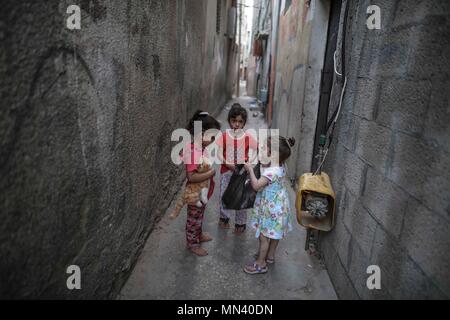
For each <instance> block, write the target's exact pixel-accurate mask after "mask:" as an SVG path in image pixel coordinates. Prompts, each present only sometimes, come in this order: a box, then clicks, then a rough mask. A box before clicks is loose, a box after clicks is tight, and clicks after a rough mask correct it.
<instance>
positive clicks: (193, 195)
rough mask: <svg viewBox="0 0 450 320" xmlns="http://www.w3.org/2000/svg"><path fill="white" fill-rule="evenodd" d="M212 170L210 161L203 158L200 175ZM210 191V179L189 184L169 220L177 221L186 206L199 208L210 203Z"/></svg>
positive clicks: (198, 170)
mask: <svg viewBox="0 0 450 320" xmlns="http://www.w3.org/2000/svg"><path fill="white" fill-rule="evenodd" d="M210 169H211V164H210V161H209V160H208V159H207V158H205V157H202V159H201V164H200V165H199V166H198V168H197V172H198V173H204V172H207V171H209V170H210ZM208 190H209V179H207V180H205V181H202V182H197V183H192V182H189V181H188V182H187V183H186V186H185V188H184V190H183V194H182V195H181V196H180V198H178V200H177V203H176V205H175V209H174V210H173V211H172V213H171V214H170V215H169V218H171V219H175V218H176V217H178V216H179V215H180V212H181V209H182V208H183V207H184V205H185V204H188V205H195V206H197V207H199V208H201V207H202V206H204V205H205V204H206V203H207V202H208Z"/></svg>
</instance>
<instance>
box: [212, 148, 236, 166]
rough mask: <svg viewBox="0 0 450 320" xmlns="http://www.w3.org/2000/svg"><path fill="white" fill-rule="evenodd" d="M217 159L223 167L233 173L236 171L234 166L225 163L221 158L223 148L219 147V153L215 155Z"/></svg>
mask: <svg viewBox="0 0 450 320" xmlns="http://www.w3.org/2000/svg"><path fill="white" fill-rule="evenodd" d="M217 157H218V158H219V160H220V161H221V162H222V163H223V164H224V165H225V167H227V168H228V169H230V170H231V171H234V170H235V169H236V166H235V165H234V164H232V163H226V162H225V159H224V158H223V148H222V147H221V146H219V152H218V154H217Z"/></svg>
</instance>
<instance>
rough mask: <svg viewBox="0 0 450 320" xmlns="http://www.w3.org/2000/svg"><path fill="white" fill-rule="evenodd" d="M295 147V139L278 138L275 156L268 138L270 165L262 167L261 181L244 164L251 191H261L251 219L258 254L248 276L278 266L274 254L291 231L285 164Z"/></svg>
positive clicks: (246, 267)
mask: <svg viewBox="0 0 450 320" xmlns="http://www.w3.org/2000/svg"><path fill="white" fill-rule="evenodd" d="M294 144H295V139H294V138H289V139H286V138H284V137H279V141H274V143H272V147H273V148H274V150H276V151H273V152H272V151H271V150H270V138H269V139H268V141H267V149H268V156H269V157H270V159H271V162H270V163H269V164H268V165H265V166H264V165H262V167H261V178H259V179H257V178H256V176H255V174H254V172H253V167H252V165H251V164H245V168H246V170H247V171H248V172H249V174H250V180H251V183H252V187H253V188H254V189H255V190H256V191H258V193H257V195H256V200H255V205H254V208H253V212H252V215H251V226H252V227H253V229H254V230H255V231H256V237H257V238H258V239H259V251H258V254H257V259H256V261H255V262H253V263H252V264H249V265H246V266H245V268H244V271H245V272H247V273H249V274H258V273H266V272H267V264H268V263H269V264H271V263H274V262H275V260H274V259H275V251H276V249H277V246H278V242H279V240H280V239H283V238H284V237H285V235H286V234H287V233H288V232H289V231H291V230H292V226H291V223H290V204H289V196H288V191H287V189H286V187H285V179H286V178H285V176H286V170H285V167H284V163H285V162H286V160H287V159H288V158H289V156H290V155H291V148H292V147H293V146H294ZM273 159H275V161H274V160H273Z"/></svg>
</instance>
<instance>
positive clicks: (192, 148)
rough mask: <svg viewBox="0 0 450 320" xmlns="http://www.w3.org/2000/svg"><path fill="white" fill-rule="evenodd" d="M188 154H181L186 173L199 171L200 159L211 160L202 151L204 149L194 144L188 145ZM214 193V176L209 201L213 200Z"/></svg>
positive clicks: (205, 152) (210, 185) (210, 183)
mask: <svg viewBox="0 0 450 320" xmlns="http://www.w3.org/2000/svg"><path fill="white" fill-rule="evenodd" d="M185 150H186V153H184V154H183V152H182V154H181V157H182V159H183V162H184V164H185V166H186V172H195V171H197V168H198V166H199V165H200V163H199V162H200V158H201V157H206V158H209V154H208V152H207V151H206V150H202V148H200V147H198V146H196V145H194V144H193V143H189V144H188V145H186V148H185ZM213 193H214V176H213V177H211V179H210V182H209V190H208V199H209V198H211V196H212V194H213Z"/></svg>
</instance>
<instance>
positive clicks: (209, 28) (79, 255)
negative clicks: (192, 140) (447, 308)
mask: <svg viewBox="0 0 450 320" xmlns="http://www.w3.org/2000/svg"><path fill="white" fill-rule="evenodd" d="M71 4H78V5H80V6H81V9H82V20H81V30H76V31H69V30H68V29H67V28H66V19H67V17H68V16H69V15H68V14H66V10H67V7H68V6H69V5H71ZM216 4H217V2H216V1H210V0H202V1H186V0H185V1H183V0H179V1H175V0H171V1H138V0H134V1H112V2H111V1H102V0H82V1H62V0H61V1H19V2H18V1H3V2H2V10H1V12H0V40H1V41H0V43H1V50H0V97H1V99H0V101H1V105H2V107H1V108H0V175H1V179H0V220H1V223H0V297H2V298H113V297H115V295H116V294H117V293H118V291H119V290H120V287H121V286H122V284H123V283H124V281H125V280H126V278H127V276H128V274H129V271H130V270H131V268H132V266H133V264H134V263H135V261H136V259H137V257H138V255H139V252H140V250H141V249H142V247H143V245H144V243H145V240H146V238H147V236H148V235H149V232H150V231H151V230H152V228H153V226H154V224H155V221H156V220H157V219H158V218H159V217H160V216H161V214H162V213H163V212H164V210H165V208H166V207H167V206H168V204H169V203H170V201H171V199H172V198H173V196H174V193H175V192H176V191H177V189H178V187H179V186H180V185H181V180H182V178H183V175H182V174H181V171H180V169H181V168H180V167H176V166H175V165H173V164H172V163H171V161H170V152H171V146H172V145H173V144H172V143H171V141H170V138H171V132H172V130H173V129H175V128H179V127H184V126H185V125H186V123H187V121H188V119H189V118H190V117H191V116H192V113H193V112H194V110H196V109H200V108H201V109H205V110H209V111H211V112H214V111H215V110H217V109H218V108H219V107H221V106H222V105H223V104H225V103H226V101H227V99H228V98H229V97H230V95H231V85H230V84H227V74H226V71H227V64H228V60H227V54H228V46H229V42H228V40H227V39H226V38H225V37H224V36H223V34H224V33H225V27H226V19H227V10H226V8H227V6H229V5H230V1H221V5H222V10H221V12H222V18H221V31H220V32H219V33H218V34H217V33H216V19H215V17H216ZM211 17H212V18H211ZM68 265H78V266H80V268H81V286H82V289H81V290H74V291H69V290H68V289H67V287H66V279H67V277H68V276H69V275H68V274H66V268H67V266H68Z"/></svg>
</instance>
